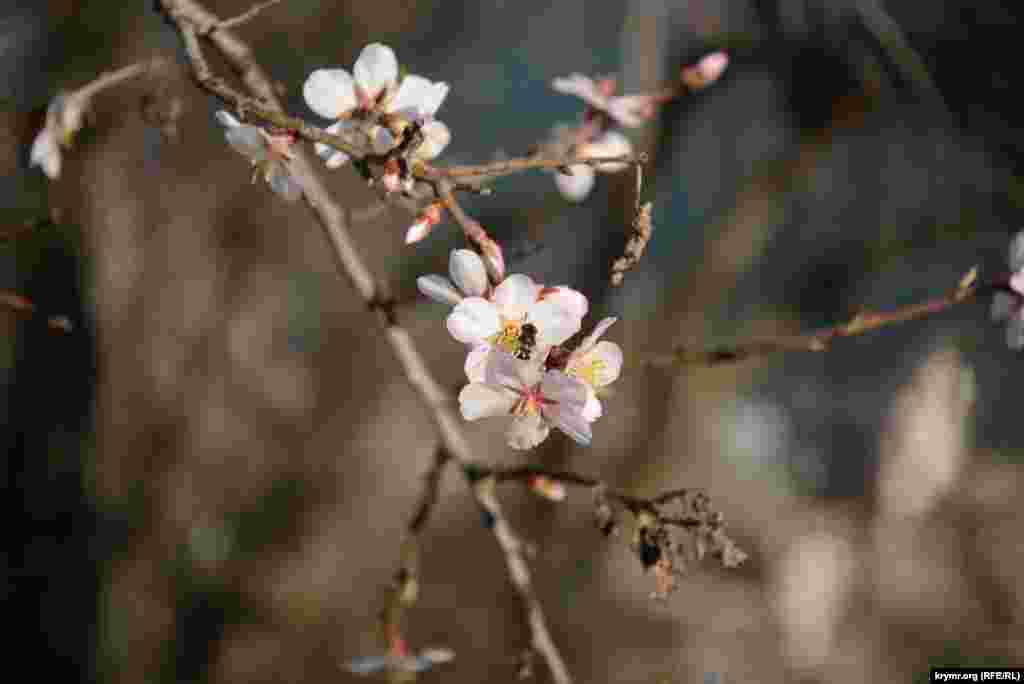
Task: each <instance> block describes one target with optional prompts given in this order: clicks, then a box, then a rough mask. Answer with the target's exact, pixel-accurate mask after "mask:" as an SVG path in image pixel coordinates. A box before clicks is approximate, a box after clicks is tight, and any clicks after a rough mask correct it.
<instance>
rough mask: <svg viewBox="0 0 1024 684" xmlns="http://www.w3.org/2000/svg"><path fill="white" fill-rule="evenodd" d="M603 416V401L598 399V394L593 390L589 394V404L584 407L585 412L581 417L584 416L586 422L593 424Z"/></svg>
mask: <svg viewBox="0 0 1024 684" xmlns="http://www.w3.org/2000/svg"><path fill="white" fill-rule="evenodd" d="M603 414H604V407H603V406H601V400H600V399H598V398H597V393H596V392H594V390H592V389H591V390H589V391H588V392H587V403H586V404H584V405H583V411H582V412H581V414H580V415H582V416H583V418H584V419H585V420H588V421H590V422H591V423H593V422H594V421H595V420H597V419H598V418H600V417H601V416H602V415H603Z"/></svg>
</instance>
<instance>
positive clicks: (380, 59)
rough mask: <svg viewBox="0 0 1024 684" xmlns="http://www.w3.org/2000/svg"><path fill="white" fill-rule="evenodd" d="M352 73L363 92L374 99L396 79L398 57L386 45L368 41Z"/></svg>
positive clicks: (391, 85) (393, 83)
mask: <svg viewBox="0 0 1024 684" xmlns="http://www.w3.org/2000/svg"><path fill="white" fill-rule="evenodd" d="M352 74H353V75H354V76H355V79H356V84H357V85H358V86H359V88H360V89H361V90H362V91H363V93H365V94H366V96H367V97H369V98H370V99H371V100H375V99H377V97H378V96H379V95H380V94H381V93H382V92H383V91H384V90H385V89H387V88H391V87H393V86H394V85H395V82H396V81H398V59H396V58H395V53H394V51H393V50H392V49H391V48H389V47H388V46H387V45H382V44H381V43H370V44H369V45H367V46H366V47H364V48H363V51H362V52H360V53H359V58H358V59H356V63H355V66H353V67H352Z"/></svg>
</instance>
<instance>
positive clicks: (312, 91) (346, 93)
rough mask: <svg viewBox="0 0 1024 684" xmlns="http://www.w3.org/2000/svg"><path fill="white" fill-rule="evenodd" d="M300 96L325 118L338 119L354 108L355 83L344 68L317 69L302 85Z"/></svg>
mask: <svg viewBox="0 0 1024 684" xmlns="http://www.w3.org/2000/svg"><path fill="white" fill-rule="evenodd" d="M302 97H304V98H305V99H306V104H307V105H309V108H310V109H312V110H313V111H314V112H316V113H317V114H319V115H320V116H322V117H324V118H325V119H340V118H341V117H342V116H344V115H346V114H348V113H349V112H350V111H352V110H353V109H355V108H356V105H357V104H358V101H357V100H356V91H355V83H354V82H353V81H352V75H351V74H349V73H348V72H347V71H345V70H344V69H317V70H316V71H314V72H313V73H311V74H310V75H309V78H307V79H306V82H305V83H304V84H303V86H302Z"/></svg>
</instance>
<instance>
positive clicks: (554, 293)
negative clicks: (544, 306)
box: [540, 285, 590, 319]
mask: <svg viewBox="0 0 1024 684" xmlns="http://www.w3.org/2000/svg"><path fill="white" fill-rule="evenodd" d="M540 298H541V301H549V302H552V303H554V304H556V305H557V306H558V307H560V308H561V309H563V310H564V311H565V312H566V313H568V314H569V315H571V316H575V317H576V318H579V319H582V318H583V317H584V316H586V315H587V310H588V309H589V308H590V304H589V303H588V302H587V298H586V297H585V296H584V295H583V293H582V292H577V291H576V290H574V289H572V288H571V287H567V286H565V285H558V286H556V287H546V288H544V289H543V290H541V293H540Z"/></svg>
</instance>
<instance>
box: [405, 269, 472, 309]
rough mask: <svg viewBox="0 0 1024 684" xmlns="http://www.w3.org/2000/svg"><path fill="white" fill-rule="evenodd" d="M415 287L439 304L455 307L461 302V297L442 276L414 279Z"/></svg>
mask: <svg viewBox="0 0 1024 684" xmlns="http://www.w3.org/2000/svg"><path fill="white" fill-rule="evenodd" d="M416 287H417V288H418V289H419V291H420V292H422V293H423V294H424V295H426V296H427V297H430V298H431V299H433V300H434V301H435V302H440V303H441V304H451V305H452V306H455V305H456V304H458V303H459V302H461V301H462V295H461V294H459V291H458V290H456V289H455V286H454V285H452V283H451V281H449V280H448V279H447V278H445V277H444V276H439V275H435V274H431V275H425V276H420V277H419V278H417V279H416Z"/></svg>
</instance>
